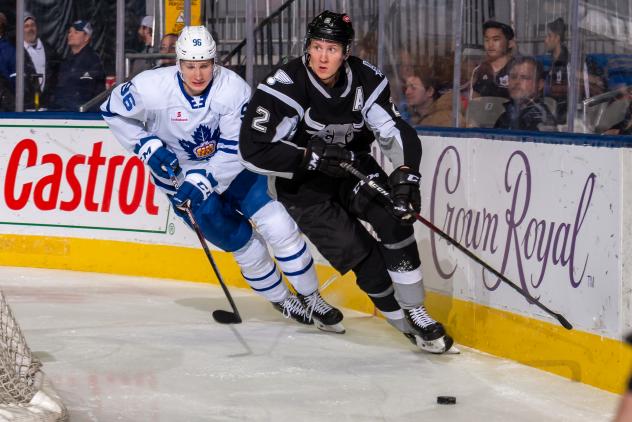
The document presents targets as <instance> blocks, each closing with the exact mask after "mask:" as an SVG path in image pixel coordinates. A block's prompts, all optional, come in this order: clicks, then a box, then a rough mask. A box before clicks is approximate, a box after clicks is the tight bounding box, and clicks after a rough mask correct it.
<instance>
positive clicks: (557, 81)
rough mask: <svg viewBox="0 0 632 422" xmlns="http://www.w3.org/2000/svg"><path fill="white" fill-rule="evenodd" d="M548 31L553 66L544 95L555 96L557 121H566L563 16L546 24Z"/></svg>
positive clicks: (567, 62)
mask: <svg viewBox="0 0 632 422" xmlns="http://www.w3.org/2000/svg"><path fill="white" fill-rule="evenodd" d="M546 28H547V33H546V37H545V38H544V46H545V48H546V51H547V52H548V53H549V54H551V68H550V69H549V71H548V73H547V74H546V78H545V79H544V96H545V97H551V98H553V99H554V100H555V101H556V103H557V108H556V109H557V110H556V113H555V114H556V116H555V118H556V121H557V123H558V124H564V123H566V111H567V109H568V108H567V107H568V106H567V100H568V65H569V56H568V49H567V48H566V46H565V45H564V41H565V37H566V24H565V23H564V20H563V19H562V18H557V19H555V20H554V21H553V22H549V23H548V24H547V25H546Z"/></svg>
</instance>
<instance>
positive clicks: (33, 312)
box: [0, 268, 617, 422]
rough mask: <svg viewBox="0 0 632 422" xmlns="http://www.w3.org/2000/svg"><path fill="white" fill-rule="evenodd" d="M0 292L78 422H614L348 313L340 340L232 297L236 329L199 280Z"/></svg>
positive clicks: (47, 279) (597, 400)
mask: <svg viewBox="0 0 632 422" xmlns="http://www.w3.org/2000/svg"><path fill="white" fill-rule="evenodd" d="M0 285H1V286H2V287H3V288H4V289H6V290H7V291H9V292H11V294H10V295H9V294H8V295H7V298H8V300H9V302H10V303H11V305H12V307H14V312H15V313H16V317H17V318H18V321H19V323H20V325H21V326H22V329H23V330H24V332H25V336H26V338H27V341H29V345H30V346H31V348H32V349H33V350H36V351H38V352H44V353H47V354H49V355H50V357H51V358H50V359H49V361H48V362H46V363H45V366H44V370H45V372H46V373H47V375H48V376H49V377H50V379H51V380H52V381H53V383H54V384H55V387H56V389H57V390H58V391H59V393H60V394H61V396H62V398H63V399H64V401H65V402H66V404H67V406H68V407H69V409H70V414H71V420H72V421H73V422H83V421H110V420H123V421H132V420H134V421H136V420H151V421H174V420H186V421H193V422H195V421H209V420H211V421H273V420H300V421H328V420H345V421H401V420H433V419H435V418H436V419H439V418H440V420H449V421H506V420H511V421H512V422H518V421H533V420H538V421H558V420H569V421H570V420H573V421H608V420H611V419H612V415H613V413H614V409H615V406H616V402H617V397H616V396H615V395H612V394H609V393H605V392H603V391H600V390H597V389H594V388H591V387H588V386H585V385H582V384H579V383H573V382H570V381H568V380H566V379H563V378H561V377H557V376H554V375H551V374H548V373H544V372H542V371H538V370H535V369H532V368H528V367H525V366H522V365H519V364H517V363H513V362H510V361H505V360H502V359H497V358H495V357H492V356H489V355H485V354H482V353H478V352H475V351H472V350H470V349H468V348H463V347H461V349H462V350H461V355H458V356H454V355H431V354H429V353H424V352H422V351H420V350H419V349H418V348H416V347H414V346H413V345H412V344H410V343H409V342H408V340H406V338H405V337H404V336H402V335H401V334H400V333H399V332H397V331H395V330H394V329H392V328H391V327H390V326H389V325H388V324H387V323H386V322H385V321H383V320H380V319H378V318H374V317H369V316H367V315H362V314H358V313H355V312H352V311H348V310H344V313H345V325H346V326H347V333H346V334H344V335H338V334H329V333H324V332H322V331H319V330H317V329H316V328H315V327H306V326H301V325H299V324H297V323H295V322H292V321H288V320H286V319H284V318H283V317H281V316H280V315H279V313H278V312H277V311H276V310H274V309H273V308H272V306H271V305H270V304H268V303H266V302H265V301H264V300H262V299H260V298H258V297H255V296H254V295H252V294H251V293H250V292H249V291H247V290H240V289H234V292H235V300H236V301H237V304H238V306H239V307H240V309H243V317H244V323H243V324H240V325H239V326H226V325H220V324H216V323H214V322H213V321H212V320H211V318H210V312H209V311H210V310H211V309H214V308H215V306H218V307H223V306H224V305H225V303H226V302H225V299H223V295H222V292H221V290H220V288H219V287H215V286H210V285H206V284H199V283H180V282H174V281H159V280H149V279H142V278H136V277H134V278H132V277H120V276H105V275H99V274H93V275H91V274H87V273H72V272H65V271H51V270H33V269H24V268H19V269H11V268H0ZM48 292H56V294H51V297H50V298H49V297H48ZM14 298H15V299H16V300H15V301H14V300H13V299H14ZM68 298H72V301H70V300H68ZM444 395H449V396H455V397H456V399H457V404H456V405H454V406H442V405H439V404H437V403H436V397H437V396H444Z"/></svg>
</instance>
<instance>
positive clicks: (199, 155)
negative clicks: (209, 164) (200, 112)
mask: <svg viewBox="0 0 632 422" xmlns="http://www.w3.org/2000/svg"><path fill="white" fill-rule="evenodd" d="M218 140H219V127H218V128H217V129H215V130H214V131H213V130H211V128H210V127H208V126H204V125H200V126H198V128H197V129H195V131H194V132H193V140H192V141H187V140H185V139H180V140H179V141H178V142H179V143H180V146H181V147H182V149H184V150H185V151H186V153H187V155H188V156H189V159H190V160H193V161H204V160H208V159H209V158H211V157H212V156H213V154H215V151H217V141H218Z"/></svg>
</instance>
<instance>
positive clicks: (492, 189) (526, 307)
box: [417, 136, 626, 337]
mask: <svg viewBox="0 0 632 422" xmlns="http://www.w3.org/2000/svg"><path fill="white" fill-rule="evenodd" d="M422 141H423V147H424V153H423V159H422V166H421V167H422V172H421V173H422V197H423V203H424V206H423V209H422V213H423V214H424V216H425V217H426V218H427V219H429V220H430V221H432V222H433V223H434V224H435V225H436V226H438V228H440V229H441V230H443V231H444V232H445V233H447V234H448V235H449V236H451V237H452V238H453V239H455V240H456V241H458V242H459V243H461V244H462V245H463V246H464V247H466V248H467V249H469V250H470V251H471V252H473V253H474V254H475V255H477V256H478V257H480V258H481V259H483V260H484V261H485V262H487V263H488V264H490V265H491V266H492V267H493V268H495V269H496V270H498V271H499V272H501V273H502V274H504V275H505V276H506V277H508V278H509V279H510V280H511V281H513V282H514V283H515V284H516V285H517V286H518V287H519V288H520V289H521V291H522V292H524V294H525V296H526V298H525V297H523V296H522V295H520V294H518V293H517V292H515V291H514V290H513V289H511V288H510V287H509V286H507V285H506V284H505V283H503V282H501V280H499V279H498V278H497V277H494V276H493V275H492V274H491V273H490V272H489V271H486V270H484V269H483V267H482V266H480V265H478V264H477V263H475V262H473V261H472V260H471V259H470V258H468V257H467V256H465V255H464V254H463V253H461V252H460V251H458V250H457V249H456V248H454V247H452V246H450V245H448V243H447V242H446V241H445V240H443V239H441V238H440V237H439V236H438V235H436V233H433V232H432V231H430V230H428V229H427V228H425V227H423V226H422V227H418V228H417V237H418V242H420V244H421V249H422V255H423V256H422V258H423V262H424V274H425V276H426V285H427V286H428V287H429V288H431V289H436V290H438V291H441V292H443V293H446V294H448V295H451V296H452V295H453V296H455V297H459V298H463V299H465V300H468V301H474V302H477V303H481V304H485V305H488V306H492V307H495V308H499V309H504V310H508V311H510V312H514V313H520V314H523V315H529V316H536V317H540V318H542V319H544V320H546V321H551V322H554V323H555V322H556V321H555V320H554V319H553V318H551V317H550V316H549V315H547V314H546V313H544V312H543V311H542V310H540V309H539V308H537V307H536V306H533V305H531V304H530V303H529V300H528V298H534V299H537V300H539V301H540V302H541V303H543V304H544V305H546V306H547V307H549V308H551V309H552V310H554V311H555V312H558V313H561V314H562V315H564V316H565V317H566V318H567V319H568V320H569V321H570V322H571V323H572V324H573V325H574V326H575V327H576V328H579V329H582V330H586V331H591V332H596V333H600V334H605V335H609V336H611V337H614V336H617V335H618V334H619V333H620V332H621V331H620V328H621V318H620V317H621V294H620V289H621V279H622V276H621V256H622V254H621V241H622V239H621V194H620V189H621V186H622V182H621V179H622V177H621V174H620V173H621V170H620V165H619V160H620V155H619V154H623V153H624V152H625V151H626V150H624V149H613V148H606V147H596V146H585V145H559V144H548V143H533V142H514V141H499V140H489V139H462V138H461V139H454V138H448V137H431V136H424V137H422Z"/></svg>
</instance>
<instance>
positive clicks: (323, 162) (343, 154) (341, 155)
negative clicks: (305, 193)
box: [301, 138, 355, 177]
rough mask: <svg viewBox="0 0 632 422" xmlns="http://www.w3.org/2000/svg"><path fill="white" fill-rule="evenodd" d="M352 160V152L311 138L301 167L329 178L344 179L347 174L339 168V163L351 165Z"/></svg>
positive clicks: (353, 157)
mask: <svg viewBox="0 0 632 422" xmlns="http://www.w3.org/2000/svg"><path fill="white" fill-rule="evenodd" d="M354 160H355V155H354V154H353V152H352V151H349V150H346V149H344V148H342V147H341V146H339V145H334V144H327V143H325V141H323V140H322V139H319V138H313V139H311V140H310V141H309V145H308V146H307V150H306V153H305V158H303V162H302V163H301V167H303V168H304V169H306V170H309V171H316V170H318V171H320V172H322V173H325V174H326V175H328V176H331V177H346V176H347V175H348V173H347V171H346V170H345V169H343V168H342V167H340V163H353V162H354Z"/></svg>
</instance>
